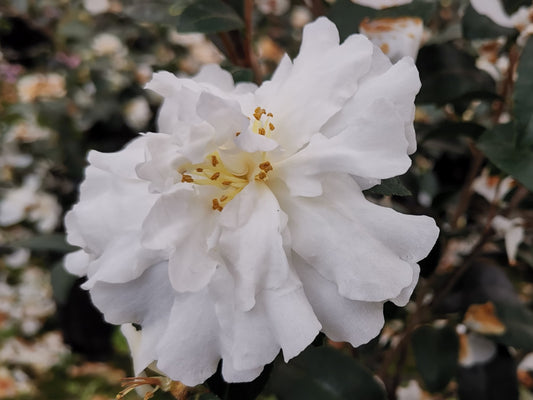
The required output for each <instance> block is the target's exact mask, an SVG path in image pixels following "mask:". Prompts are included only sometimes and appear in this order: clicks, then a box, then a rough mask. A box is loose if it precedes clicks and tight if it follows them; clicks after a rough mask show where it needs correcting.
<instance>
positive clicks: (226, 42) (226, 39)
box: [218, 32, 243, 66]
mask: <svg viewBox="0 0 533 400" xmlns="http://www.w3.org/2000/svg"><path fill="white" fill-rule="evenodd" d="M218 37H219V38H220V41H221V42H222V45H223V46H224V49H225V50H226V55H227V56H228V58H229V60H230V61H231V63H232V64H233V65H238V66H242V65H243V61H242V59H241V58H240V57H239V55H238V54H237V50H236V49H235V45H234V44H233V41H232V40H231V37H230V36H229V34H228V32H219V33H218Z"/></svg>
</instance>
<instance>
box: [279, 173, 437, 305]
mask: <svg viewBox="0 0 533 400" xmlns="http://www.w3.org/2000/svg"><path fill="white" fill-rule="evenodd" d="M330 180H334V178H330ZM354 185H355V183H354ZM326 192H327V190H325V193H326ZM331 195H332V196H331V197H328V198H326V199H324V198H321V197H317V198H290V199H286V202H287V204H285V201H284V202H283V208H284V209H286V210H287V212H288V214H289V215H290V216H291V219H290V220H289V229H290V232H291V236H292V247H293V249H294V250H295V251H296V253H298V254H299V255H300V256H301V257H302V258H303V259H304V260H305V261H306V262H307V263H309V264H311V265H312V266H313V267H314V268H315V269H316V270H317V271H318V272H319V273H320V274H321V275H322V276H323V277H324V278H326V279H327V280H329V281H332V282H335V283H336V284H337V285H338V288H339V294H341V295H342V296H343V297H347V298H349V299H352V300H361V301H385V300H388V299H391V298H395V297H396V296H399V295H400V292H401V291H402V289H403V288H405V287H407V286H409V285H410V284H411V283H412V277H413V271H412V268H411V266H410V265H409V263H408V262H406V261H404V260H403V259H402V258H401V257H400V256H399V255H398V254H396V253H395V251H394V250H395V249H394V247H393V246H394V245H393V246H391V245H390V244H389V243H388V241H387V238H384V237H383V236H381V235H378V234H376V228H375V225H376V223H375V222H372V223H370V224H368V223H367V221H366V220H365V219H370V220H373V219H374V217H379V214H378V212H379V210H378V211H376V210H372V209H370V210H369V212H370V213H371V214H370V215H367V216H364V217H362V216H360V215H359V213H352V214H348V213H344V212H343V211H344V210H343V209H342V207H357V202H358V197H359V199H360V200H359V201H360V202H366V200H365V199H364V198H363V197H362V194H361V193H360V191H359V193H358V191H357V189H356V188H353V187H352V188H349V189H346V190H344V192H341V191H337V192H333V193H331ZM339 204H340V205H342V206H340V207H339ZM391 232H392V231H391ZM379 233H382V232H379ZM392 235H393V233H388V236H389V237H390V236H392ZM400 235H401V233H400V234H397V236H400ZM411 240H412V238H411ZM415 240H418V238H416V239H415ZM398 241H400V240H398ZM400 242H401V241H400ZM405 242H406V243H411V242H409V241H405ZM412 245H413V247H416V246H417V245H416V244H412ZM396 246H397V247H400V246H398V245H396ZM391 247H392V248H391ZM424 250H427V249H424ZM427 251H429V250H427Z"/></svg>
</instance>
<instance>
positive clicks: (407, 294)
mask: <svg viewBox="0 0 533 400" xmlns="http://www.w3.org/2000/svg"><path fill="white" fill-rule="evenodd" d="M411 267H412V268H413V278H412V281H411V284H410V285H409V286H407V287H405V288H403V289H402V291H401V292H400V295H399V296H397V297H396V298H394V299H390V301H392V302H393V303H394V304H396V305H397V306H398V307H404V306H406V305H407V303H408V302H409V299H410V298H411V295H412V294H413V291H414V290H415V287H416V284H417V283H418V277H419V275H420V266H419V265H418V264H414V263H411Z"/></svg>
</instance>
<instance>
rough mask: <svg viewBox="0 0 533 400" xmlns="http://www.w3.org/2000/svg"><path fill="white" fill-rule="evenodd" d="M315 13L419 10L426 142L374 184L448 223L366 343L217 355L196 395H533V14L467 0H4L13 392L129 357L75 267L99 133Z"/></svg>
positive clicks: (5, 390)
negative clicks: (253, 376)
mask: <svg viewBox="0 0 533 400" xmlns="http://www.w3.org/2000/svg"><path fill="white" fill-rule="evenodd" d="M502 5H503V7H504V9H505V10H506V12H507V13H514V12H516V11H517V10H518V8H519V7H520V6H531V2H530V1H527V0H503V1H502ZM319 15H326V16H328V17H329V18H330V19H331V20H333V21H334V22H335V24H336V25H337V26H338V28H339V31H340V34H341V39H343V38H346V37H347V36H348V35H350V34H353V33H357V32H358V30H359V25H360V23H361V22H363V21H365V19H366V18H370V19H376V18H389V19H395V18H402V17H417V18H420V19H421V20H422V21H423V24H424V32H423V34H422V36H421V38H420V39H421V45H420V49H419V51H418V55H417V67H418V69H419V71H420V78H421V81H422V88H421V91H420V93H419V95H418V97H417V100H416V101H417V113H416V117H415V118H416V128H417V136H418V143H419V146H418V151H417V152H416V153H415V154H414V156H413V166H412V168H411V169H410V170H409V172H408V173H407V174H406V175H405V176H402V177H400V178H394V179H390V180H387V181H384V182H383V183H382V184H381V185H380V186H378V187H375V188H372V189H370V190H369V191H367V196H368V197H369V198H372V199H373V200H374V201H376V202H380V203H383V204H387V205H390V206H392V207H394V208H396V209H398V210H400V211H407V212H409V213H415V214H416V213H418V214H426V215H431V216H433V217H434V218H436V219H437V221H438V224H439V226H440V227H441V237H440V239H439V242H438V244H437V246H436V247H435V248H434V250H433V251H432V253H431V254H430V256H429V257H428V258H427V259H426V260H425V261H424V262H423V263H422V278H421V280H420V283H419V286H418V288H417V290H416V291H415V294H414V296H413V299H412V302H411V303H410V304H409V305H408V306H407V307H406V308H404V309H399V308H396V307H395V306H393V305H392V304H387V305H386V324H385V327H384V329H383V331H382V333H381V335H380V336H379V337H377V338H376V339H374V340H373V341H371V342H370V343H368V344H366V345H364V346H361V347H359V348H357V349H353V348H351V347H350V346H349V345H347V344H344V343H333V342H330V341H328V340H327V339H326V338H324V337H322V336H319V337H318V338H317V339H316V340H315V343H314V344H313V346H311V347H310V348H308V349H307V350H306V351H304V352H303V353H302V354H301V355H299V356H298V357H296V358H295V359H293V360H292V361H291V362H289V363H288V364H284V363H283V362H282V360H281V359H277V360H276V361H275V362H274V363H273V365H271V366H268V367H267V368H266V369H265V372H264V373H263V374H262V375H261V376H260V377H259V378H258V379H257V380H256V381H254V382H251V383H248V384H233V385H228V384H226V383H225V382H223V381H222V379H221V377H220V374H216V375H215V376H213V377H212V378H211V379H210V380H208V382H207V383H206V385H205V386H202V387H198V388H193V389H191V390H189V391H188V392H187V393H186V394H183V396H182V397H183V398H194V399H203V400H209V399H211V400H212V399H219V398H220V399H255V398H259V399H263V400H274V399H279V400H284V399H291V400H298V399H302V400H303V399H306V400H309V399H326V400H329V399H331V400H341V399H355V398H357V399H385V398H389V399H394V398H398V399H421V398H426V399H427V398H435V399H456V398H459V399H503V398H505V399H519V398H520V399H523V400H526V399H533V391H532V390H533V355H532V353H530V352H532V351H533V311H532V304H533V303H532V297H533V270H532V268H533V255H532V252H531V249H532V245H533V242H532V235H531V227H532V225H533V214H532V211H531V205H532V200H533V197H532V196H531V193H530V191H531V190H533V96H531V93H532V92H533V39H532V38H531V37H529V36H528V35H527V33H528V32H529V31H528V29H531V31H533V28H532V24H531V23H530V25H529V26H520V27H515V28H513V27H502V26H499V25H497V24H496V23H495V22H493V21H492V20H491V19H490V18H489V17H487V16H484V15H480V14H478V13H477V12H476V10H475V9H474V8H473V7H472V5H470V4H469V2H468V1H467V0H440V1H438V0H413V1H412V2H411V3H410V4H406V5H402V6H397V7H391V8H387V9H379V10H376V9H373V8H368V7H364V6H361V5H358V4H355V2H352V1H350V0H336V1H328V2H326V1H321V0H313V1H311V0H306V1H303V0H302V1H298V0H292V1H289V0H285V1H279V0H278V1H261V0H257V1H256V2H255V3H254V2H252V1H248V0H246V1H243V0H226V1H223V0H146V1H144V0H142V1H141V0H85V1H83V2H82V1H63V0H42V1H31V0H11V1H3V2H0V51H1V53H0V93H1V96H0V115H1V116H0V143H1V149H0V189H1V192H0V196H1V197H0V198H1V199H0V226H1V228H0V255H1V257H2V258H1V260H0V398H6V399H8V398H10V399H43V400H44V399H54V400H63V399H65V400H66V399H82V400H103V399H109V398H113V397H114V396H115V394H117V393H118V392H119V391H120V390H121V389H120V379H121V378H123V377H125V376H128V375H131V374H132V371H131V366H130V360H129V353H128V349H127V345H126V343H125V341H124V339H123V337H122V336H121V334H120V332H119V331H118V330H117V328H116V327H111V326H109V325H107V324H105V323H104V322H103V321H102V318H101V316H100V314H99V313H98V311H96V310H95V309H94V308H93V307H92V305H91V303H90V300H89V298H88V295H87V293H86V292H84V291H83V290H81V289H79V284H80V282H79V281H78V280H76V279H75V278H74V277H72V276H71V275H69V274H67V273H66V272H65V271H64V270H63V268H62V265H61V260H62V257H63V255H64V254H65V253H67V252H69V251H71V250H72V248H71V246H69V245H68V244H67V243H66V242H65V240H64V231H63V227H62V222H61V220H62V216H63V215H64V213H65V211H66V210H68V209H69V208H70V207H71V206H72V204H73V203H74V202H75V201H76V198H77V186H78V184H79V182H80V181H81V179H82V176H83V168H84V166H85V156H86V153H87V151H88V150H89V149H96V150H100V151H115V150H118V149H120V148H121V147H122V146H123V145H124V144H125V143H126V142H127V141H129V140H130V139H132V138H134V137H135V135H136V134H137V132H143V131H144V132H145V131H153V130H155V129H156V128H155V123H154V120H155V116H156V110H157V107H158V102H159V99H158V98H156V97H155V96H154V95H153V94H152V93H149V92H146V91H144V90H143V85H144V84H145V83H146V82H147V80H149V79H150V76H151V73H152V71H157V70H162V69H164V70H168V71H172V72H175V73H181V74H194V73H195V72H197V71H198V69H199V67H200V66H201V65H202V64H205V63H210V62H216V63H221V65H222V66H223V67H224V68H226V69H228V70H229V71H230V72H231V73H232V74H233V76H234V78H235V80H256V81H260V80H263V79H268V77H269V76H270V75H271V73H272V72H273V70H274V68H275V66H276V65H277V62H278V61H279V60H280V58H281V56H282V55H283V53H284V52H288V53H289V55H291V56H295V52H296V51H297V49H298V44H299V40H300V39H301V29H302V27H303V25H304V24H305V23H306V22H308V21H310V20H312V19H314V18H315V17H317V16H319ZM354 240H355V238H354ZM185 329H186V327H185ZM128 396H129V398H131V399H134V398H136V396H137V394H136V393H135V392H132V393H131V394H128ZM424 396H425V397H424ZM156 398H158V399H165V398H174V397H173V396H172V395H171V394H170V393H165V392H161V391H158V392H156V393H155V394H154V399H156Z"/></svg>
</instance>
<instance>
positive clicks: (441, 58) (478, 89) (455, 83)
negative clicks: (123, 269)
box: [416, 42, 495, 105]
mask: <svg viewBox="0 0 533 400" xmlns="http://www.w3.org/2000/svg"><path fill="white" fill-rule="evenodd" d="M416 64H417V67H418V70H419V72H420V80H421V81H422V88H421V90H420V92H419V94H418V96H417V97H416V101H417V103H435V104H439V105H443V104H446V103H449V102H453V101H457V100H459V99H461V98H464V97H468V98H483V97H485V96H486V93H487V92H488V93H491V94H492V96H491V97H494V95H493V93H494V91H495V83H494V80H493V79H492V78H491V77H490V75H489V74H487V73H486V72H485V71H482V70H480V69H478V68H477V67H476V60H475V58H474V57H473V56H472V55H470V54H469V53H467V52H465V51H463V50H460V49H459V48H457V47H456V46H455V45H454V43H452V42H449V43H444V44H433V45H429V46H425V47H423V48H422V49H420V51H419V53H418V58H417V63H416Z"/></svg>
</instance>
